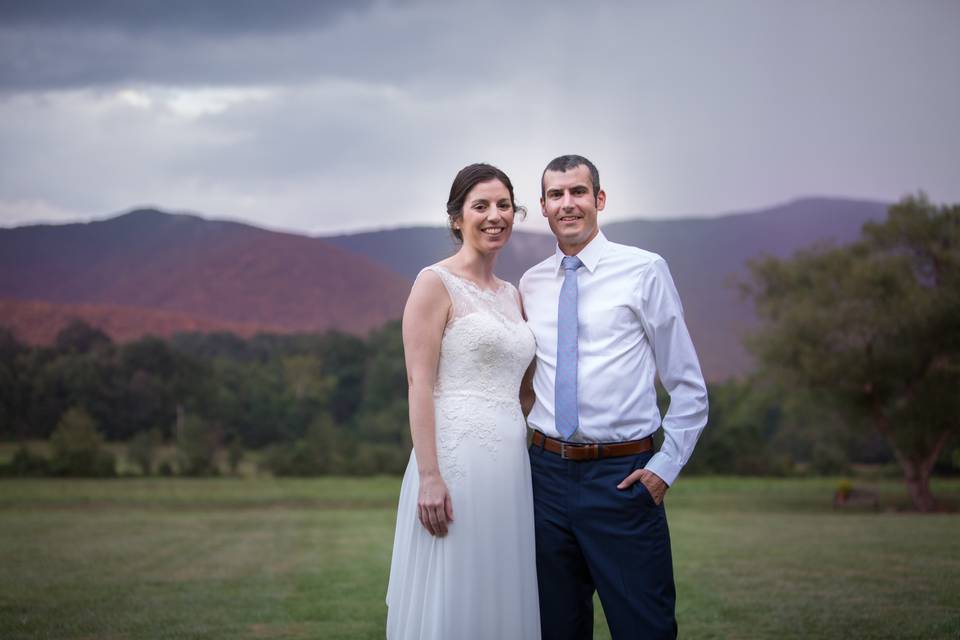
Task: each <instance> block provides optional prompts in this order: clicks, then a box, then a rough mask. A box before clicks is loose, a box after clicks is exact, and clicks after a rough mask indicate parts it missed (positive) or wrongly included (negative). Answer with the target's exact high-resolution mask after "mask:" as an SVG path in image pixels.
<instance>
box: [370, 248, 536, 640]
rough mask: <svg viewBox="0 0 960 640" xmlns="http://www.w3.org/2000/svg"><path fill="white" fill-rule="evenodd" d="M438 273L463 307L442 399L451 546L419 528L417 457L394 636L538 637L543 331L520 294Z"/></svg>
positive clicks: (443, 353) (444, 354) (446, 337)
mask: <svg viewBox="0 0 960 640" xmlns="http://www.w3.org/2000/svg"><path fill="white" fill-rule="evenodd" d="M428 269H430V270H432V271H433V272H434V273H436V274H438V275H439V276H440V278H441V280H442V281H443V284H444V286H445V287H446V289H447V292H448V293H449V295H450V299H451V300H452V302H453V319H452V320H450V321H449V322H448V324H447V326H446V329H445V330H444V333H443V340H442V342H441V346H440V362H439V365H438V369H437V382H436V387H435V388H434V393H433V400H434V404H435V415H436V439H437V458H438V462H439V465H440V475H441V476H442V477H443V480H444V482H445V483H446V485H447V489H448V491H449V492H450V497H451V501H452V503H453V522H452V523H451V524H450V525H449V530H448V533H447V535H446V536H444V537H442V538H440V537H434V536H431V535H430V534H429V533H428V532H427V531H426V529H424V528H423V525H421V524H420V522H419V520H418V519H417V492H418V489H419V484H420V482H419V475H418V472H417V461H416V457H415V456H414V455H413V454H411V456H410V462H409V464H408V465H407V471H406V474H405V475H404V477H403V486H402V488H401V490H400V506H399V509H398V511H397V530H396V536H395V538H394V543H393V560H392V562H391V565H390V583H389V585H388V587H387V606H388V613H387V638H389V639H390V640H400V639H407V638H442V639H453V638H456V639H458V640H460V639H469V638H477V639H478V640H480V639H482V640H490V639H493V638H496V639H500V640H511V639H518V640H519V639H523V640H529V639H530V638H539V637H540V611H539V605H538V595H537V568H536V558H535V555H534V553H535V546H534V533H533V495H532V489H531V485H530V460H529V458H528V457H527V450H526V437H527V434H526V423H525V421H524V418H523V414H522V413H521V411H520V403H519V400H518V393H519V388H520V380H521V378H522V377H523V374H524V372H525V371H526V369H527V366H528V365H529V364H530V361H531V360H532V359H533V356H534V352H535V342H534V338H533V334H532V333H531V332H530V330H529V329H528V328H527V326H526V324H525V323H524V321H523V318H522V316H521V314H520V309H519V306H518V304H517V293H516V289H515V288H514V287H513V286H512V285H510V284H507V283H504V284H503V285H501V286H500V288H499V289H498V290H497V291H487V290H483V289H480V288H479V287H477V286H476V285H475V284H473V283H472V282H470V281H468V280H464V279H462V278H460V277H458V276H455V275H454V274H452V273H451V272H449V271H447V270H446V269H444V268H443V267H441V266H439V265H434V266H432V267H428Z"/></svg>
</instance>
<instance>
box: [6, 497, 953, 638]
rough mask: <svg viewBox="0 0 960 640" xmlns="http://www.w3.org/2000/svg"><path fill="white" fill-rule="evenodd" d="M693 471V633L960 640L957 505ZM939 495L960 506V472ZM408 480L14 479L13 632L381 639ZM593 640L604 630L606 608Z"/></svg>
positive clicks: (682, 533)
mask: <svg viewBox="0 0 960 640" xmlns="http://www.w3.org/2000/svg"><path fill="white" fill-rule="evenodd" d="M835 485H836V480H835V479H833V480H830V479H802V480H798V479H789V480H770V479H742V478H729V479H728V478H684V479H683V480H682V481H681V482H679V483H678V484H677V486H676V487H675V488H674V489H672V490H671V492H670V495H669V499H668V511H669V517H670V525H671V531H672V536H673V547H674V563H675V567H676V574H677V583H678V590H679V593H678V617H679V621H680V634H681V637H684V638H724V639H727V638H750V639H752V638H778V639H779V638H950V639H953V640H955V639H956V638H958V637H960V514H955V513H954V514H938V515H929V516H921V515H916V514H912V513H908V512H903V511H900V508H901V507H902V506H904V504H905V499H904V496H903V489H902V487H901V485H900V484H898V483H897V482H895V481H880V482H878V483H876V484H874V485H872V487H873V488H875V489H877V490H879V491H880V493H881V497H882V503H883V510H882V511H881V512H879V513H873V512H870V511H863V510H859V511H849V512H834V511H833V510H832V509H831V507H830V498H831V493H832V490H833V487H834V486H835ZM934 489H935V492H936V493H937V494H938V496H939V497H941V498H944V499H946V500H947V501H952V502H953V503H956V502H957V501H958V500H960V481H957V480H951V481H940V482H938V483H936V484H935V486H934ZM398 490H399V479H396V478H372V479H317V480H272V479H268V478H245V479H226V478H224V479H215V480H185V479H121V480H90V481H77V480H70V481H68V480H4V481H0V638H4V639H5V640H7V639H14V638H57V639H60V638H64V639H69V638H78V639H79V638H89V639H93V638H97V639H100V638H104V639H121V638H211V639H213V638H223V639H226V638H230V639H234V638H325V639H326V638H382V637H383V625H384V619H385V617H386V608H385V606H384V604H383V596H384V590H385V587H386V577H387V572H388V570H389V559H390V545H391V543H392V535H393V522H394V518H395V505H396V496H397V493H398ZM597 619H598V624H597V634H596V637H598V638H607V637H609V636H608V634H607V633H606V628H605V626H603V624H602V613H601V612H599V611H598V614H597Z"/></svg>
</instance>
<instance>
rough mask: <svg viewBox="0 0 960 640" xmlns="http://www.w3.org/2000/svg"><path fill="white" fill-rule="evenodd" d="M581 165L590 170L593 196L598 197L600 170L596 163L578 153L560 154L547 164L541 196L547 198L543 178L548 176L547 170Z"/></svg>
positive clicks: (541, 179) (543, 176)
mask: <svg viewBox="0 0 960 640" xmlns="http://www.w3.org/2000/svg"><path fill="white" fill-rule="evenodd" d="M581 165H582V166H584V167H586V168H587V169H589V170H590V181H591V182H593V197H594V198H596V197H597V194H598V193H600V172H599V171H597V167H596V165H595V164H593V163H592V162H590V161H589V160H587V159H586V158H584V157H583V156H578V155H567V156H558V157H556V158H554V159H553V160H551V161H550V162H549V163H548V164H547V168H546V169H544V170H543V173H542V174H541V175H540V197H541V198H545V197H546V195H547V194H546V191H545V190H544V188H543V179H544V178H545V177H547V171H563V172H567V171H570V170H571V169H576V168H577V167H579V166H581Z"/></svg>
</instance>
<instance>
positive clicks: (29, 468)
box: [0, 444, 50, 477]
mask: <svg viewBox="0 0 960 640" xmlns="http://www.w3.org/2000/svg"><path fill="white" fill-rule="evenodd" d="M49 473H50V461H49V460H47V459H46V458H45V457H43V456H41V455H39V454H36V453H33V452H32V451H30V449H28V448H27V445H25V444H22V445H20V446H19V447H18V448H17V450H16V451H15V452H14V454H13V458H11V460H10V462H9V463H8V464H6V465H3V467H0V475H5V476H19V477H24V476H34V477H35V476H45V475H47V474H49Z"/></svg>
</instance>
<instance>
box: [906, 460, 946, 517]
mask: <svg viewBox="0 0 960 640" xmlns="http://www.w3.org/2000/svg"><path fill="white" fill-rule="evenodd" d="M897 457H898V458H900V466H901V467H903V479H904V481H905V482H906V483H907V493H908V494H909V495H910V500H912V501H913V506H914V507H916V509H917V511H921V512H925V513H926V512H929V511H933V510H934V508H935V507H936V506H937V503H936V500H934V499H933V492H931V491H930V470H931V469H932V468H933V465H932V464H930V465H927V464H925V462H926V461H925V460H917V459H910V460H907V459H904V458H902V457H900V456H897Z"/></svg>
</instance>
